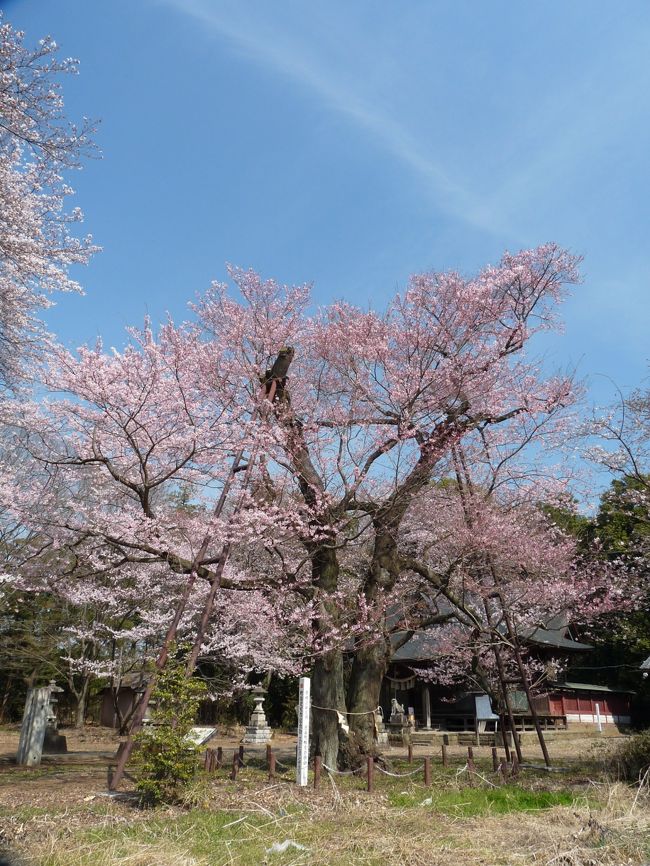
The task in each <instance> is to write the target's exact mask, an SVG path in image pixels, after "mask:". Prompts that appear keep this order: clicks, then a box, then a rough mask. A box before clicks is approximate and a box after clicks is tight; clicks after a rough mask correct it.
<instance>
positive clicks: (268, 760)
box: [266, 743, 272, 767]
mask: <svg viewBox="0 0 650 866" xmlns="http://www.w3.org/2000/svg"><path fill="white" fill-rule="evenodd" d="M271 751H272V750H271V744H270V743H267V744H266V766H267V767H270V766H271Z"/></svg>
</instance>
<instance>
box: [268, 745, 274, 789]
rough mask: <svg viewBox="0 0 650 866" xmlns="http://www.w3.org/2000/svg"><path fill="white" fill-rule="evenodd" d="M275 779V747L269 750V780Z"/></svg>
mask: <svg viewBox="0 0 650 866" xmlns="http://www.w3.org/2000/svg"><path fill="white" fill-rule="evenodd" d="M273 779H275V753H274V752H273V749H271V751H270V752H269V781H270V782H272V781H273Z"/></svg>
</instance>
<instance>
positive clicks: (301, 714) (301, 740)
mask: <svg viewBox="0 0 650 866" xmlns="http://www.w3.org/2000/svg"><path fill="white" fill-rule="evenodd" d="M310 685H311V681H310V679H309V677H300V680H299V686H298V746H297V749H296V784H297V785H303V786H304V785H306V784H307V769H308V767H309V712H310V708H311V701H310V697H309V692H310Z"/></svg>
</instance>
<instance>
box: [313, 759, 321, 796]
mask: <svg viewBox="0 0 650 866" xmlns="http://www.w3.org/2000/svg"><path fill="white" fill-rule="evenodd" d="M322 766H323V759H322V757H321V756H320V755H314V790H315V791H316V790H318V788H319V786H320V771H321V767H322Z"/></svg>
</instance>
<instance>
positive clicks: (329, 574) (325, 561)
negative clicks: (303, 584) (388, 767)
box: [311, 544, 346, 769]
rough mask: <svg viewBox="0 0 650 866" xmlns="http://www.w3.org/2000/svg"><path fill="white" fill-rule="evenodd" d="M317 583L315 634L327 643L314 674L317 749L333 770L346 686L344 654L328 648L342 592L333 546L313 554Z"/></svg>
mask: <svg viewBox="0 0 650 866" xmlns="http://www.w3.org/2000/svg"><path fill="white" fill-rule="evenodd" d="M312 575H313V581H314V583H315V584H316V586H317V587H318V593H319V599H320V601H319V603H318V605H317V612H316V616H315V618H314V631H315V633H316V635H317V638H318V640H319V641H322V642H323V643H324V644H325V649H324V651H322V652H320V653H319V654H318V655H317V656H316V659H315V662H314V667H313V671H312V685H311V690H312V695H311V703H312V715H313V749H314V753H315V754H320V755H321V757H322V758H323V763H324V764H326V765H327V766H328V767H331V768H332V769H336V767H337V766H338V762H339V761H338V756H339V719H338V716H337V712H338V713H341V714H342V715H343V717H344V718H345V712H346V708H345V689H344V685H343V653H342V651H341V649H339V648H338V647H334V648H332V649H328V648H327V640H328V636H329V634H330V632H331V630H332V628H333V627H334V626H335V625H336V624H337V622H338V619H339V611H338V604H337V602H336V601H330V598H331V595H332V594H333V593H335V592H336V590H337V589H338V578H339V564H338V559H337V555H336V550H335V548H334V546H333V544H332V545H330V544H319V545H318V546H317V547H315V549H314V550H313V552H312Z"/></svg>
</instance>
